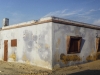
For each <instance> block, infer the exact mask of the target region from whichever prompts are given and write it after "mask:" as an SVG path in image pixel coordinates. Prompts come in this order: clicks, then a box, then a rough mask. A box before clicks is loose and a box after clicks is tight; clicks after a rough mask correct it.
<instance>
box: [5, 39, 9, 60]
mask: <svg viewBox="0 0 100 75" xmlns="http://www.w3.org/2000/svg"><path fill="white" fill-rule="evenodd" d="M7 59H8V40H4V61H7Z"/></svg>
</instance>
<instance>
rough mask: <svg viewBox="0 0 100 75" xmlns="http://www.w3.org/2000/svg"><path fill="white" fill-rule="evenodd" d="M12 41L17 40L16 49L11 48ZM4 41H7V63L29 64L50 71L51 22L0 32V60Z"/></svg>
mask: <svg viewBox="0 0 100 75" xmlns="http://www.w3.org/2000/svg"><path fill="white" fill-rule="evenodd" d="M12 39H17V47H11V40H12ZM4 40H8V61H17V62H23V63H29V64H33V65H36V66H40V67H44V68H49V69H52V23H51V22H49V23H43V24H38V25H32V26H27V27H21V28H15V29H9V30H2V31H1V32H0V41H1V45H0V59H1V60H3V58H4ZM14 53H15V54H14ZM14 56H15V60H14Z"/></svg>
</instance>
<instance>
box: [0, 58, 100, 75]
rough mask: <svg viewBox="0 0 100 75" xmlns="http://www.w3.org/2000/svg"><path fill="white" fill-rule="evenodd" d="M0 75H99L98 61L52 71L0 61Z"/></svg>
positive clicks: (99, 63) (99, 62)
mask: <svg viewBox="0 0 100 75" xmlns="http://www.w3.org/2000/svg"><path fill="white" fill-rule="evenodd" d="M0 75H100V60H97V61H94V62H89V63H86V64H81V65H75V66H70V67H64V68H58V69H54V70H52V71H50V70H47V69H44V68H40V67H36V66H32V65H28V64H22V63H14V62H4V61H0Z"/></svg>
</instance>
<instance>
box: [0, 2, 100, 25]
mask: <svg viewBox="0 0 100 75" xmlns="http://www.w3.org/2000/svg"><path fill="white" fill-rule="evenodd" d="M48 16H55V17H60V18H64V19H69V20H74V21H79V22H84V23H89V24H94V25H100V0H0V27H2V20H3V18H9V23H10V25H12V24H17V23H21V22H26V21H31V20H38V19H40V18H43V17H48Z"/></svg>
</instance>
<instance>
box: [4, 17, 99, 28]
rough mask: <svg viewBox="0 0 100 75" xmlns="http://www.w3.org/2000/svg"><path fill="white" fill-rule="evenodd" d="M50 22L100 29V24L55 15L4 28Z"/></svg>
mask: <svg viewBox="0 0 100 75" xmlns="http://www.w3.org/2000/svg"><path fill="white" fill-rule="evenodd" d="M48 22H54V23H60V24H65V25H72V26H79V27H85V28H91V29H97V30H100V26H97V25H92V24H88V23H83V22H77V21H73V20H68V19H63V18H58V17H53V16H52V17H45V18H41V19H39V20H32V21H28V22H23V23H19V24H14V25H10V26H6V27H2V30H8V29H13V28H20V27H26V26H31V25H37V24H41V23H48Z"/></svg>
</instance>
